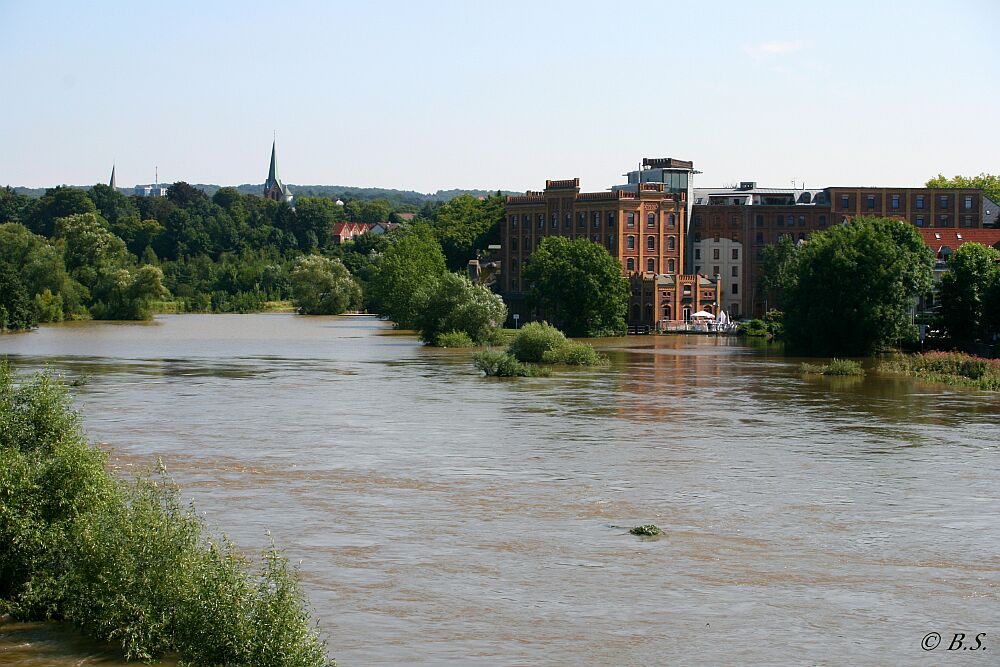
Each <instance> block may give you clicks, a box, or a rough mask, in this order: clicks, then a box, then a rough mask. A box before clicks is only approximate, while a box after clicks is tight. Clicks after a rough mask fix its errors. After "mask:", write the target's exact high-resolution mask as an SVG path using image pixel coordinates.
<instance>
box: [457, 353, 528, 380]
mask: <svg viewBox="0 0 1000 667" xmlns="http://www.w3.org/2000/svg"><path fill="white" fill-rule="evenodd" d="M472 361H473V363H474V364H475V365H476V368H478V369H479V370H481V371H482V372H483V373H485V374H486V375H487V376H490V377H535V376H539V375H545V372H544V371H542V370H541V369H539V368H537V367H535V366H531V365H529V364H522V363H521V362H520V361H518V360H517V359H516V358H515V357H514V356H513V355H511V354H507V353H506V352H500V351H498V350H483V351H482V352H478V353H476V355H475V356H473V358H472Z"/></svg>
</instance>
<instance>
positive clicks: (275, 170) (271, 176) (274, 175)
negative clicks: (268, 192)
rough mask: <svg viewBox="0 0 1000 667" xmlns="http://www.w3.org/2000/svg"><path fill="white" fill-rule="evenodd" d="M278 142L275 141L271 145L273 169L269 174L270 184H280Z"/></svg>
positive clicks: (268, 180)
mask: <svg viewBox="0 0 1000 667" xmlns="http://www.w3.org/2000/svg"><path fill="white" fill-rule="evenodd" d="M277 145H278V140H277V139H274V141H273V142H272V143H271V168H270V170H268V172H267V182H268V183H269V184H273V183H277V182H278V152H277Z"/></svg>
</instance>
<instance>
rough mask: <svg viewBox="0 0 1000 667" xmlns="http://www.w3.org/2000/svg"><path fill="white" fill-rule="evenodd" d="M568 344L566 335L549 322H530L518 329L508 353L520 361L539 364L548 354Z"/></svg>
mask: <svg viewBox="0 0 1000 667" xmlns="http://www.w3.org/2000/svg"><path fill="white" fill-rule="evenodd" d="M566 343H567V341H566V335H565V334H563V332H562V331H559V329H557V328H555V327H554V326H552V325H551V324H549V323H548V322H529V323H528V324H525V325H524V326H523V327H521V328H520V329H518V331H517V334H516V335H515V336H514V340H512V341H511V343H510V347H509V348H507V352H509V353H510V354H512V355H514V357H515V358H516V359H517V360H518V361H531V362H536V363H537V362H540V361H542V358H543V357H544V356H545V353H546V352H551V351H553V350H557V349H559V348H561V347H563V346H565V345H566Z"/></svg>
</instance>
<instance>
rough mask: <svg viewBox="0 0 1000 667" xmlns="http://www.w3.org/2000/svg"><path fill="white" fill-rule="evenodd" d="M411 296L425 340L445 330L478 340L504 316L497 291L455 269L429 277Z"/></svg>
mask: <svg viewBox="0 0 1000 667" xmlns="http://www.w3.org/2000/svg"><path fill="white" fill-rule="evenodd" d="M414 300H415V301H416V302H417V303H418V304H419V307H418V309H417V310H418V314H417V315H416V317H415V319H416V325H417V329H419V330H420V338H421V339H422V340H423V341H424V342H426V343H433V342H435V341H436V340H437V337H438V336H439V335H440V334H442V333H445V332H449V331H461V332H464V333H465V334H466V335H468V337H469V338H470V339H472V340H473V341H474V342H476V343H481V342H483V341H484V340H486V339H487V338H488V337H489V336H490V333H489V332H490V331H491V330H493V329H496V328H497V325H498V324H499V323H501V322H503V321H504V319H506V317H507V306H505V305H504V303H503V299H501V298H500V296H499V295H497V294H494V293H493V292H491V291H490V290H489V289H487V288H486V287H484V286H482V285H474V284H473V283H472V282H471V281H470V280H469V279H468V278H467V277H466V276H463V275H460V274H456V273H448V274H445V275H444V276H441V277H440V278H437V279H435V280H431V281H429V282H428V283H427V284H426V285H425V286H424V287H423V288H422V289H420V290H419V291H418V292H417V294H416V295H415V296H414Z"/></svg>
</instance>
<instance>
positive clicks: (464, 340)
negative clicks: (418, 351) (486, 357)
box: [434, 331, 476, 347]
mask: <svg viewBox="0 0 1000 667" xmlns="http://www.w3.org/2000/svg"><path fill="white" fill-rule="evenodd" d="M434 344H435V345H436V346H437V347H475V346H476V344H475V342H473V340H472V339H471V338H469V334H467V333H465V332H464V331H449V332H447V333H443V334H438V337H437V339H436V340H435V341H434Z"/></svg>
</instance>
